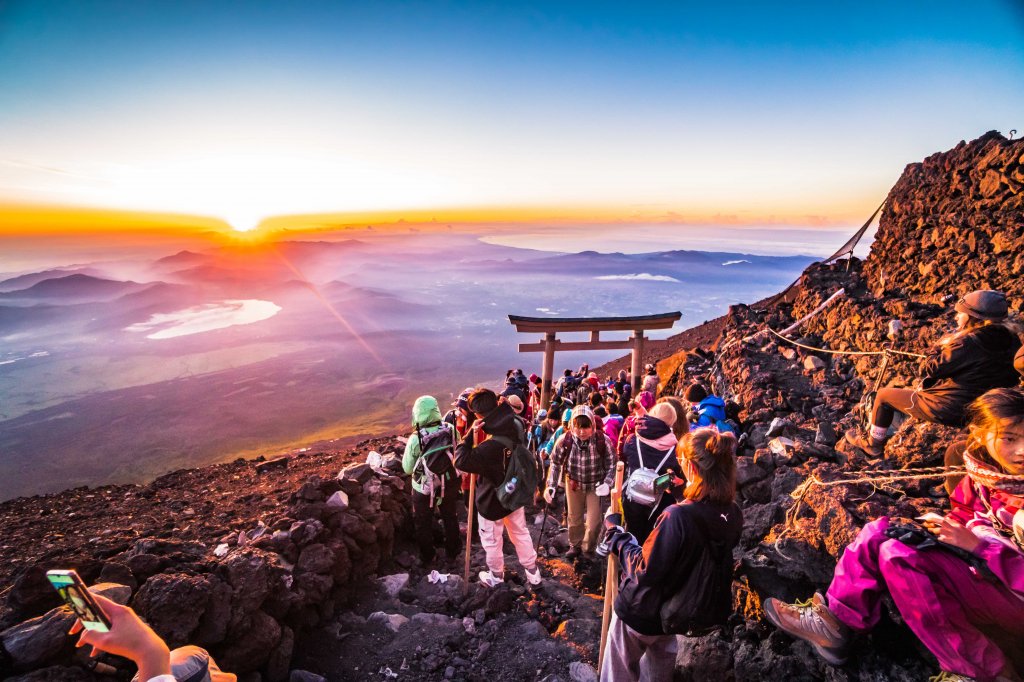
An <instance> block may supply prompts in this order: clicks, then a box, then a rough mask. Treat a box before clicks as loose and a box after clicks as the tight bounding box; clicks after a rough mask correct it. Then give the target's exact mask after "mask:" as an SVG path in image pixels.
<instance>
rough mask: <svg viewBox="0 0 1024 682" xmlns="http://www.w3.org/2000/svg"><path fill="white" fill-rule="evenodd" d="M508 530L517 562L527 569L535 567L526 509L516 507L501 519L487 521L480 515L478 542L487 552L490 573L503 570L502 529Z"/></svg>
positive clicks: (535, 552) (535, 556)
mask: <svg viewBox="0 0 1024 682" xmlns="http://www.w3.org/2000/svg"><path fill="white" fill-rule="evenodd" d="M506 529H507V530H508V537H509V539H510V540H511V541H512V544H513V545H515V548H516V556H517V557H519V563H520V564H522V565H523V568H525V569H526V570H527V571H533V570H534V569H536V568H537V551H536V550H535V549H534V548H533V538H531V537H530V531H529V529H528V528H527V526H526V510H525V509H524V508H523V507H520V508H519V509H516V510H515V511H514V512H512V513H511V514H509V515H508V516H506V517H505V518H503V519H500V520H498V521H488V520H487V519H485V518H484V517H482V516H481V517H480V544H481V545H482V546H483V548H484V552H485V553H486V554H487V568H489V569H491V573H494V574H495V575H502V574H503V573H504V572H505V555H504V554H503V553H502V548H501V546H502V544H503V542H502V541H503V540H504V537H503V531H505V530H506Z"/></svg>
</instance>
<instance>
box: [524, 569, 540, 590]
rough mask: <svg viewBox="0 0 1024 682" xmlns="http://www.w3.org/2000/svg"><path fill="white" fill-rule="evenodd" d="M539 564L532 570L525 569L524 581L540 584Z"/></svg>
mask: <svg viewBox="0 0 1024 682" xmlns="http://www.w3.org/2000/svg"><path fill="white" fill-rule="evenodd" d="M540 581H541V577H540V566H536V567H535V568H534V569H533V571H532V572H531V571H526V582H528V583H530V584H531V585H540Z"/></svg>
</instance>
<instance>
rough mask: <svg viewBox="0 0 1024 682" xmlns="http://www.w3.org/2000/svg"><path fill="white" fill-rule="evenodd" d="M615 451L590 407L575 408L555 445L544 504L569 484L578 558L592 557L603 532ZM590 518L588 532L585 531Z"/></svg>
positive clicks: (572, 543) (572, 550)
mask: <svg viewBox="0 0 1024 682" xmlns="http://www.w3.org/2000/svg"><path fill="white" fill-rule="evenodd" d="M614 465H615V449H614V447H613V446H612V442H611V440H610V439H609V438H608V436H606V435H605V434H604V431H602V430H601V429H599V428H597V424H596V421H595V419H594V413H593V411H592V410H591V409H590V408H589V407H587V406H586V405H580V406H577V407H576V408H574V409H573V411H572V419H571V420H570V422H569V431H568V432H567V433H565V435H563V436H562V437H561V438H559V439H558V442H557V443H556V444H555V448H554V451H553V453H552V455H551V468H550V469H549V470H548V477H547V487H546V488H545V489H544V501H545V502H547V503H548V504H549V505H551V504H553V503H554V501H555V494H556V493H557V492H558V484H559V483H564V485H565V499H566V507H567V509H568V515H569V551H568V552H566V554H565V558H566V559H575V558H576V557H578V556H579V555H580V551H581V550H582V551H583V553H585V554H588V555H589V554H592V553H593V551H594V549H596V547H597V536H598V534H599V533H600V531H601V499H600V498H602V497H607V496H608V494H609V492H610V489H611V484H612V481H613V479H614V478H615V466H614ZM584 516H586V531H584Z"/></svg>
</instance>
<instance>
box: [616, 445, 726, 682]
mask: <svg viewBox="0 0 1024 682" xmlns="http://www.w3.org/2000/svg"><path fill="white" fill-rule="evenodd" d="M680 450H681V452H682V456H683V458H684V461H685V462H687V463H688V468H689V469H690V470H691V472H692V474H691V475H692V479H691V481H690V484H689V486H687V488H686V490H685V492H684V497H685V500H684V501H683V502H681V503H679V504H673V505H671V506H669V507H668V508H666V509H665V510H664V511H663V512H662V513H661V514H660V515H659V516H658V519H657V523H656V524H655V526H654V530H653V531H652V532H651V535H650V537H649V538H647V542H645V543H643V544H642V545H641V543H640V542H639V541H638V540H637V538H634V537H633V536H632V535H631V534H630V533H629V532H627V531H626V530H624V529H623V528H622V526H621V521H622V519H621V517H620V516H619V515H618V514H610V515H609V516H608V519H607V521H606V524H607V525H608V526H609V530H608V532H607V535H606V538H605V545H606V546H607V547H608V548H609V550H610V552H611V553H613V554H614V555H615V556H616V557H618V560H619V565H620V566H621V567H622V575H621V577H620V578H619V594H618V596H617V597H616V598H615V603H614V609H613V614H612V619H611V623H610V624H609V628H608V641H607V644H606V648H605V654H604V662H603V663H602V666H601V671H600V674H601V681H602V682H619V681H620V680H641V681H642V682H662V681H663V680H671V679H672V677H673V673H674V669H675V662H676V648H677V641H678V640H677V637H676V635H678V634H688V633H691V634H694V635H697V634H707V633H708V632H710V631H711V630H713V629H714V628H715V627H717V626H721V625H724V624H725V622H726V620H727V619H728V617H729V615H730V614H731V613H732V567H733V561H732V551H733V548H735V547H736V545H737V544H738V543H739V539H740V534H741V532H742V530H743V514H742V512H741V511H740V508H739V506H738V505H737V504H736V502H735V498H736V462H735V460H736V437H735V436H734V435H733V434H731V433H721V434H720V433H718V432H717V431H715V430H714V429H699V430H697V431H694V432H693V433H689V434H687V435H686V436H685V437H684V439H683V441H682V442H681V443H680ZM703 566H710V570H707V571H704V570H701V569H702V567H703Z"/></svg>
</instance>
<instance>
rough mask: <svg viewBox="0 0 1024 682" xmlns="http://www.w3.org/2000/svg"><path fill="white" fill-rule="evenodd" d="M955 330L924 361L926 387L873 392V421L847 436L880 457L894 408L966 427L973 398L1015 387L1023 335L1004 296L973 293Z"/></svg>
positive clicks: (960, 305)
mask: <svg viewBox="0 0 1024 682" xmlns="http://www.w3.org/2000/svg"><path fill="white" fill-rule="evenodd" d="M954 309H955V310H956V331H955V332H954V333H953V334H951V335H949V336H946V337H944V338H943V339H941V340H940V341H939V344H938V347H937V348H936V349H934V350H933V351H932V352H931V353H929V355H928V358H927V359H926V360H925V361H924V364H923V366H922V370H921V375H922V378H923V380H924V381H923V382H922V386H923V387H922V388H920V389H917V390H915V389H912V388H895V387H892V386H887V387H886V388H883V389H882V390H880V391H879V392H878V394H877V395H876V396H875V399H874V404H873V406H872V410H871V424H870V427H869V428H868V429H867V430H866V431H865V430H862V429H850V430H849V431H847V433H846V440H847V441H848V442H849V443H850V444H851V445H853V446H855V447H857V448H860V449H861V450H863V451H864V452H865V453H867V454H868V455H871V456H873V457H881V456H882V454H883V453H884V450H885V442H886V440H888V431H889V427H890V426H891V425H892V420H893V417H894V416H895V414H896V412H897V411H899V412H902V413H904V414H906V415H909V416H911V417H914V418H916V419H923V420H925V421H930V422H938V423H939V424H944V425H946V426H956V427H962V426H963V425H964V421H965V410H966V408H967V406H968V405H969V404H970V402H971V401H972V400H974V399H975V398H977V397H978V396H980V395H981V394H982V393H984V392H985V391H988V390H989V389H992V388H999V387H1004V386H1014V385H1016V384H1017V382H1018V377H1017V375H1016V374H1015V373H1014V370H1013V357H1014V353H1016V352H1017V350H1018V349H1019V348H1020V347H1021V343H1020V338H1018V336H1017V333H1016V331H1015V330H1014V329H1012V328H1011V326H1012V325H1010V324H1008V323H1007V314H1008V306H1007V302H1006V295H1005V294H1003V293H1002V292H1000V291H992V290H989V289H984V290H981V291H972V292H971V293H969V294H967V295H966V296H964V297H963V298H961V299H960V300H959V301H957V303H956V305H955V306H954Z"/></svg>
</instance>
